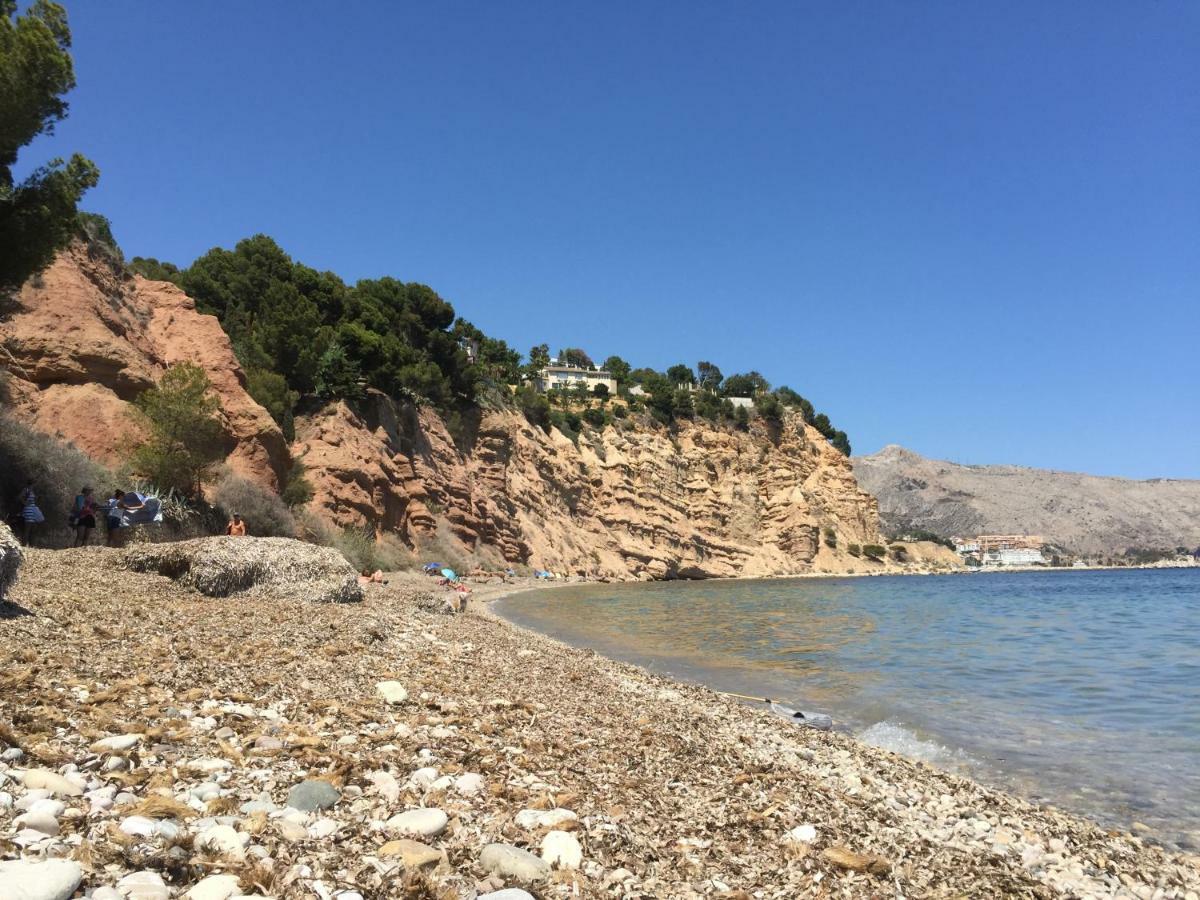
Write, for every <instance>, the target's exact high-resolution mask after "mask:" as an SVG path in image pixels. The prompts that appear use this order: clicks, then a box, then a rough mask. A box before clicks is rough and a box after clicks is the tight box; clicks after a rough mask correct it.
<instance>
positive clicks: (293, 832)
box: [276, 819, 308, 842]
mask: <svg viewBox="0 0 1200 900" xmlns="http://www.w3.org/2000/svg"><path fill="white" fill-rule="evenodd" d="M276 827H277V828H278V829H279V836H280V837H281V838H283V839H284V840H285V841H292V842H295V841H302V840H304V839H305V838H307V837H308V829H307V828H305V827H304V826H303V825H301V824H300V823H299V822H293V821H291V820H290V819H280V820H279V822H278V824H277V825H276Z"/></svg>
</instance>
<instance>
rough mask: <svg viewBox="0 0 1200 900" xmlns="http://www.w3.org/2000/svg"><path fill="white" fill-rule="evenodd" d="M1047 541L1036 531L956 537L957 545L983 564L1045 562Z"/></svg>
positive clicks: (963, 554) (968, 557)
mask: <svg viewBox="0 0 1200 900" xmlns="http://www.w3.org/2000/svg"><path fill="white" fill-rule="evenodd" d="M1045 545H1046V541H1045V540H1044V539H1043V538H1042V537H1040V536H1039V535H1036V534H981V535H979V536H978V537H975V538H954V549H955V551H956V552H957V553H958V555H959V556H961V557H963V559H965V560H974V561H975V562H976V563H978V564H979V565H981V566H997V567H999V566H1044V565H1046V557H1045V555H1044V554H1043V553H1042V548H1043V547H1045Z"/></svg>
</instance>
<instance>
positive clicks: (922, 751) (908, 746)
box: [856, 722, 965, 767]
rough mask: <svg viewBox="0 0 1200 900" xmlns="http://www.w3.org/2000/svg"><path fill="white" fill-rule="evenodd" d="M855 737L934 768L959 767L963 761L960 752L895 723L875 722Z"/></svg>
mask: <svg viewBox="0 0 1200 900" xmlns="http://www.w3.org/2000/svg"><path fill="white" fill-rule="evenodd" d="M856 737H857V738H858V739H859V740H860V741H862V742H863V743H864V744H868V745H870V746H872V747H878V748H879V749H880V750H890V751H891V752H892V753H898V754H900V755H901V756H905V757H908V758H909V759H915V760H920V761H921V762H927V763H930V764H931V765H935V766H944V767H950V766H955V765H961V764H962V763H963V762H964V761H965V760H964V757H963V753H962V751H960V750H951V749H950V748H949V747H944V746H942V745H941V744H938V743H936V742H934V741H925V740H922V739H921V738H919V737H917V735H916V734H915V733H913V732H911V731H909V730H908V729H907V728H905V727H904V726H903V725H898V724H896V723H895V722H876V723H875V724H874V725H871V726H870V727H868V728H864V729H863V730H862V731H860V732H859V733H858V734H857V735H856Z"/></svg>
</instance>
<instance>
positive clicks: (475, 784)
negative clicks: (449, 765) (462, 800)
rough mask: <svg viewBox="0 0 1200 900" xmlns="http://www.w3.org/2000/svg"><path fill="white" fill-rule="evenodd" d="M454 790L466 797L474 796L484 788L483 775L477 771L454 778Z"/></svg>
mask: <svg viewBox="0 0 1200 900" xmlns="http://www.w3.org/2000/svg"><path fill="white" fill-rule="evenodd" d="M454 790H455V791H456V792H458V793H459V794H462V795H463V796H464V797H474V796H475V795H476V794H478V793H479V792H480V791H482V790H483V776H482V775H480V774H478V773H477V772H467V773H466V774H464V775H459V776H458V778H456V779H455V780H454Z"/></svg>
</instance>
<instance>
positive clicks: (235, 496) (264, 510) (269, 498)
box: [212, 474, 296, 537]
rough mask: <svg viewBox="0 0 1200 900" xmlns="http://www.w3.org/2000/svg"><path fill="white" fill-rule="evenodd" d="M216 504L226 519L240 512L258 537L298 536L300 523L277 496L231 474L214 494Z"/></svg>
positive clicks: (250, 529) (217, 486) (247, 525)
mask: <svg viewBox="0 0 1200 900" xmlns="http://www.w3.org/2000/svg"><path fill="white" fill-rule="evenodd" d="M212 497H213V503H214V505H215V506H216V507H217V508H218V509H219V510H221V512H222V513H223V514H224V515H225V516H226V517H231V516H232V515H233V514H234V513H235V512H236V513H240V514H241V516H242V518H243V519H244V520H245V521H246V530H247V531H248V532H249V533H250V534H252V535H255V536H256V537H295V536H296V520H295V519H293V518H292V513H291V511H290V510H289V509H288V508H287V504H285V503H284V502H283V500H282V499H280V497H279V496H278V495H277V494H274V493H272V492H271V491H268V490H267V489H266V488H264V487H262V486H261V485H257V484H255V483H254V482H253V481H249V480H247V479H245V478H241V477H239V476H237V475H233V474H227V475H225V477H224V478H222V479H221V480H220V481H218V482H217V484H216V487H214V488H213V491H212Z"/></svg>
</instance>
